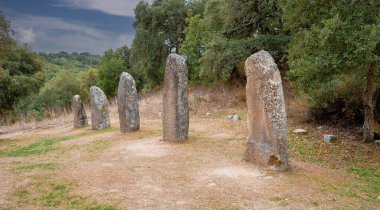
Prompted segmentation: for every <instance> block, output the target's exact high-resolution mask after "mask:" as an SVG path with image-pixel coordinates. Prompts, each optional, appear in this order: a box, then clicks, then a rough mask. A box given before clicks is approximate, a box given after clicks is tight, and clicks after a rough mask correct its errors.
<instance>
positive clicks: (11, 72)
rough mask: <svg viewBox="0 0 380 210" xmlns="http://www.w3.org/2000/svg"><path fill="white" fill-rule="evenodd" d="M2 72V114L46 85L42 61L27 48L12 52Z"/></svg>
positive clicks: (0, 87)
mask: <svg viewBox="0 0 380 210" xmlns="http://www.w3.org/2000/svg"><path fill="white" fill-rule="evenodd" d="M7 57H8V58H7V60H6V61H4V65H3V68H4V69H3V70H0V112H5V111H11V110H13V109H14V107H15V105H16V104H17V103H18V102H19V101H20V100H22V99H23V98H25V97H27V96H29V95H30V94H35V93H38V91H39V89H40V87H41V86H42V85H43V84H44V80H45V75H44V73H43V72H42V61H41V60H40V59H39V57H38V56H37V55H36V54H35V53H33V52H31V51H30V50H29V49H28V48H26V47H17V48H16V49H14V50H13V51H11V52H10V53H9V54H8V56H7Z"/></svg>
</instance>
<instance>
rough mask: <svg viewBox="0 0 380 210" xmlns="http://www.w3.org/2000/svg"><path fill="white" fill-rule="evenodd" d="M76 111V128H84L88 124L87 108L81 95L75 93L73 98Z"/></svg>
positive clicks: (74, 110)
mask: <svg viewBox="0 0 380 210" xmlns="http://www.w3.org/2000/svg"><path fill="white" fill-rule="evenodd" d="M72 108H73V113H74V128H83V127H85V126H87V125H88V121H87V115H86V110H85V108H84V105H83V103H82V101H81V100H80V96H79V95H75V96H74V97H73V100H72Z"/></svg>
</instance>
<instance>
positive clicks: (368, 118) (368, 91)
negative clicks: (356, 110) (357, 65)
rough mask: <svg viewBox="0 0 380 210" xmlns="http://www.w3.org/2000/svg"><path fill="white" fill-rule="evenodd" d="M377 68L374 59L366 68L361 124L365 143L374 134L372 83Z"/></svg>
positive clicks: (369, 140)
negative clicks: (362, 121) (362, 123)
mask: <svg viewBox="0 0 380 210" xmlns="http://www.w3.org/2000/svg"><path fill="white" fill-rule="evenodd" d="M376 69H377V63H376V61H373V62H372V63H371V65H370V66H369V69H368V74H367V83H366V86H365V89H364V125H363V141H364V142H365V143H368V142H372V141H373V136H374V134H373V133H374V116H373V101H372V97H373V83H374V80H375V72H376Z"/></svg>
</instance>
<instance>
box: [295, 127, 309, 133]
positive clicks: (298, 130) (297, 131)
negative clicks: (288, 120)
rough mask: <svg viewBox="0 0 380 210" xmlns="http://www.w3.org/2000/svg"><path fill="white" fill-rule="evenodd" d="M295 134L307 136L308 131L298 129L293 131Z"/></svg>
mask: <svg viewBox="0 0 380 210" xmlns="http://www.w3.org/2000/svg"><path fill="white" fill-rule="evenodd" d="M293 133H295V134H307V130H305V129H302V128H297V129H294V130H293Z"/></svg>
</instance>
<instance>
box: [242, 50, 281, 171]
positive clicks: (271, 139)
mask: <svg viewBox="0 0 380 210" xmlns="http://www.w3.org/2000/svg"><path fill="white" fill-rule="evenodd" d="M245 73H246V75H247V86H246V94H247V106H248V142H247V148H246V151H245V157H244V159H245V160H246V161H248V162H252V163H257V164H259V165H269V166H271V167H273V168H274V169H276V170H286V169H288V168H289V154H288V148H289V146H288V126H287V118H286V110H285V101H284V93H283V90H282V82H281V75H280V72H279V70H278V68H277V65H276V63H275V62H274V60H273V58H272V56H271V55H270V54H269V53H268V52H266V51H264V50H261V51H260V52H257V53H255V54H253V55H251V56H250V57H249V58H248V59H247V61H246V62H245Z"/></svg>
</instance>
